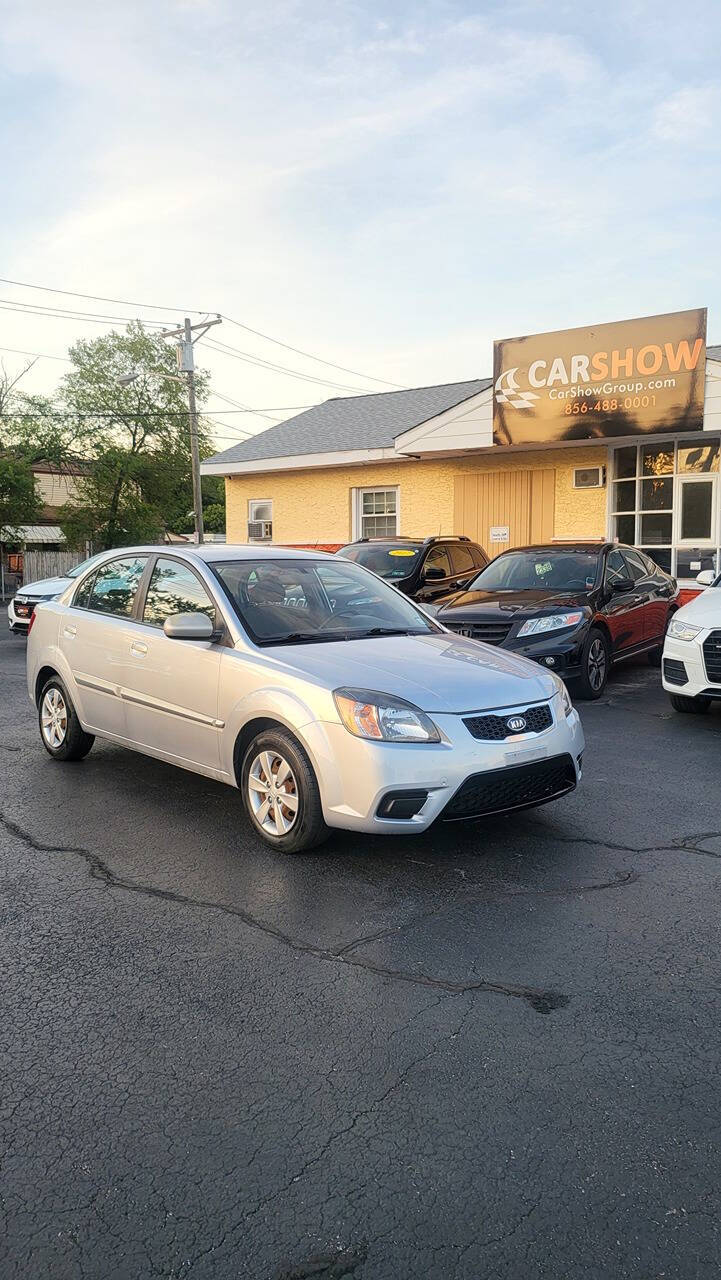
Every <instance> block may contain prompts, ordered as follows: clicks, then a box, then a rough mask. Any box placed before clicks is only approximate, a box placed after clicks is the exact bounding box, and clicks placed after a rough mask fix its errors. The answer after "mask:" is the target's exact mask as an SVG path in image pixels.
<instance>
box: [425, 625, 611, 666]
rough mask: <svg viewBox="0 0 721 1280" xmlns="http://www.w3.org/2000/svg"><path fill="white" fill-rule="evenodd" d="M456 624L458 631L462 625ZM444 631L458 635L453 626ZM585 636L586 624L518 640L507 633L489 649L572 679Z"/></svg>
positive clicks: (579, 664)
mask: <svg viewBox="0 0 721 1280" xmlns="http://www.w3.org/2000/svg"><path fill="white" fill-rule="evenodd" d="M458 625H459V628H460V626H461V625H462V624H458ZM469 625H470V624H469ZM448 629H449V631H454V632H456V634H457V632H458V628H456V627H455V626H454V627H449V628H448ZM587 635H588V623H587V622H581V623H578V625H577V626H575V627H573V629H572V630H570V631H569V630H568V629H566V630H559V631H549V632H547V634H546V635H541V636H521V637H518V636H516V635H513V633H511V634H510V635H508V636H507V637H506V639H505V640H504V641H503V643H502V644H500V645H497V646H496V645H492V646H491V647H492V648H499V649H503V650H504V651H505V652H507V653H515V654H517V655H518V656H519V657H520V658H528V660H529V662H538V663H539V664H540V665H541V666H542V667H547V668H548V670H549V671H553V672H555V674H556V675H558V676H560V677H561V679H562V680H574V679H576V678H577V677H578V676H579V675H580V674H581V654H582V653H583V645H584V642H585V640H586V636H587ZM472 639H475V640H477V642H478V643H479V644H487V643H488V641H487V640H484V639H483V637H482V636H474V637H472Z"/></svg>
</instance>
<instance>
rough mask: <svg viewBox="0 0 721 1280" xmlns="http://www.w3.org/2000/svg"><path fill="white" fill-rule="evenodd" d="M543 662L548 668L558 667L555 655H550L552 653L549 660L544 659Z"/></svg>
mask: <svg viewBox="0 0 721 1280" xmlns="http://www.w3.org/2000/svg"><path fill="white" fill-rule="evenodd" d="M543 661H544V662H545V664H546V666H547V667H555V665H556V659H555V658H554V657H553V654H550V653H549V655H548V657H547V658H544V659H543Z"/></svg>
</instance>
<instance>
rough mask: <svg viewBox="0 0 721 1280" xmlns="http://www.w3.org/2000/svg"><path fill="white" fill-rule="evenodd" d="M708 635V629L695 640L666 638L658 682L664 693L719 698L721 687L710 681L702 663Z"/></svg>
mask: <svg viewBox="0 0 721 1280" xmlns="http://www.w3.org/2000/svg"><path fill="white" fill-rule="evenodd" d="M710 632H711V628H706V629H705V630H704V631H702V632H701V633H700V635H698V636H696V638H695V639H694V640H676V639H674V637H673V636H666V641H665V643H664V646H663V659H662V662H661V679H662V682H663V687H664V689H665V690H666V692H667V693H679V694H681V696H682V697H684V698H697V697H698V696H699V695H705V696H706V697H708V698H721V684H719V683H717V682H715V681H713V680H709V677H708V672H707V670H706V663H705V660H704V653H703V644H704V641H705V640H706V639H707V638H708V636H709V635H710Z"/></svg>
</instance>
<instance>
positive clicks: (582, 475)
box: [573, 467, 606, 489]
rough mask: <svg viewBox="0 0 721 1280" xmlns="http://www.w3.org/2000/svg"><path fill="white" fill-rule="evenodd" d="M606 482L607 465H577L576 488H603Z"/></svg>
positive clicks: (574, 474) (574, 475) (574, 483)
mask: <svg viewBox="0 0 721 1280" xmlns="http://www.w3.org/2000/svg"><path fill="white" fill-rule="evenodd" d="M605 483H606V468H605V467H575V468H574V472H573V487H574V489H602V488H603V487H604V485H605Z"/></svg>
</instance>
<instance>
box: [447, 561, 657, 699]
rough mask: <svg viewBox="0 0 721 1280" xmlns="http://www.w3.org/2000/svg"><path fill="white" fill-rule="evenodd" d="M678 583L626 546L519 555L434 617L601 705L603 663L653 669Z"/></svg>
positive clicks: (492, 568)
mask: <svg viewBox="0 0 721 1280" xmlns="http://www.w3.org/2000/svg"><path fill="white" fill-rule="evenodd" d="M677 597H678V588H677V584H676V580H675V579H674V578H672V577H670V576H669V574H667V573H665V572H664V570H663V569H659V567H658V565H656V564H654V563H653V561H652V560H650V559H649V558H648V556H646V555H644V554H643V552H641V551H637V550H636V549H634V548H633V547H624V546H617V545H615V544H614V543H606V544H604V545H603V546H599V545H598V544H597V543H596V544H594V543H577V544H574V545H564V546H563V547H559V546H555V545H551V546H540V547H521V548H517V549H516V550H513V551H506V552H504V553H503V554H502V555H500V556H497V557H496V559H495V560H492V561H491V563H490V564H489V565H488V567H487V568H486V569H483V570H482V571H481V572H480V573H479V574H478V576H477V577H476V578H475V579H474V580H473V582H472V583H471V585H470V586H469V587H468V589H467V590H466V591H464V592H463V593H461V594H458V595H455V596H452V597H451V598H450V599H449V600H447V601H441V602H439V607H438V609H437V612H436V615H435V616H436V617H437V619H438V621H439V622H441V623H442V624H443V625H444V626H445V627H448V628H449V629H450V630H451V631H454V632H457V633H459V634H460V635H464V636H468V637H470V638H473V639H475V640H483V641H485V642H486V643H487V644H493V645H499V646H500V647H501V648H503V649H504V650H509V649H510V650H513V651H514V652H515V653H522V654H523V655H524V656H525V657H527V658H532V659H533V660H535V661H536V662H539V663H541V664H542V665H544V666H547V667H550V668H551V669H552V670H553V671H556V672H558V674H559V675H560V676H562V677H563V679H564V680H575V681H577V682H578V687H579V691H580V693H581V694H582V696H583V697H585V698H600V696H601V694H602V693H603V690H604V688H605V687H606V681H607V679H608V673H609V670H610V667H611V664H612V663H614V662H619V661H620V660H621V659H624V658H630V657H634V656H635V655H637V654H641V653H648V654H649V657H650V659H651V660H652V661H653V662H658V661H660V658H661V651H662V647H663V641H664V635H665V633H666V628H667V626H668V623H669V619H670V617H671V616H672V614H673V611H674V610H675V608H676V602H677Z"/></svg>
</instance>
